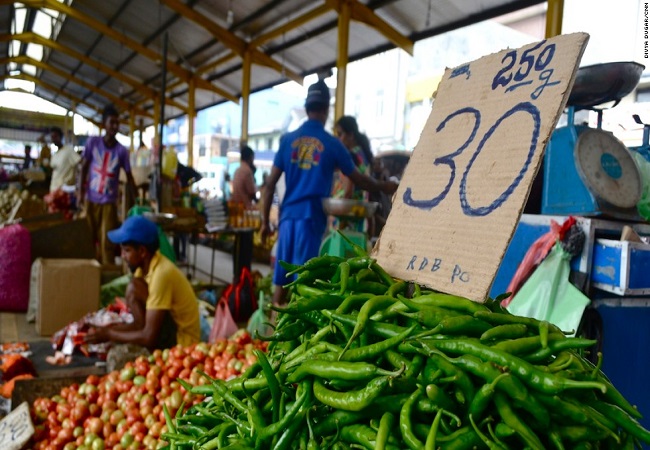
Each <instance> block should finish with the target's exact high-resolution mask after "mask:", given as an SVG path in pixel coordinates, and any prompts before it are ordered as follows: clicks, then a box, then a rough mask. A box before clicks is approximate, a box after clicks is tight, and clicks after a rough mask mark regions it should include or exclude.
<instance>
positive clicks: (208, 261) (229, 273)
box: [0, 245, 271, 343]
mask: <svg viewBox="0 0 650 450" xmlns="http://www.w3.org/2000/svg"><path fill="white" fill-rule="evenodd" d="M195 252H196V270H193V268H192V267H188V266H187V265H183V266H181V268H182V270H183V271H184V272H185V273H186V274H188V277H189V278H191V279H195V280H197V281H201V282H203V283H209V284H216V285H225V284H228V283H230V282H231V281H232V278H233V264H232V255H231V254H230V253H226V252H223V251H220V250H214V251H213V249H212V248H209V247H206V246H205V245H196V246H193V245H190V246H188V259H189V262H190V263H193V262H194V261H195V260H194V257H195V256H194V255H195ZM211 267H212V278H211V277H210V270H211ZM251 269H252V270H253V271H255V270H258V271H259V272H260V273H262V275H264V276H265V275H267V274H268V273H269V272H270V271H271V268H270V266H269V265H268V264H263V263H257V262H253V265H252V268H251ZM40 340H49V337H48V336H40V335H39V334H38V333H37V332H36V329H35V326H34V324H33V323H27V321H26V319H25V314H24V313H12V312H0V343H3V342H15V341H27V342H33V341H40Z"/></svg>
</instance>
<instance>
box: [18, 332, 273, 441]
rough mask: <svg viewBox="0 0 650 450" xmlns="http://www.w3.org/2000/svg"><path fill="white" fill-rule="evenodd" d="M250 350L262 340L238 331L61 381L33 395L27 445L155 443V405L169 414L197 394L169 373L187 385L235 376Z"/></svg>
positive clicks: (161, 422) (159, 415)
mask: <svg viewBox="0 0 650 450" xmlns="http://www.w3.org/2000/svg"><path fill="white" fill-rule="evenodd" d="M254 349H261V350H266V344H265V343H263V342H261V341H256V340H252V339H251V337H250V335H249V334H248V333H245V332H238V333H237V335H236V336H234V337H233V338H231V339H228V340H226V339H221V340H218V341H217V342H216V343H214V344H207V343H204V342H202V343H198V344H196V345H192V346H189V347H180V346H176V347H173V348H171V349H165V350H162V351H160V350H156V351H154V352H153V354H152V355H150V356H149V357H145V356H141V357H138V358H137V359H136V360H135V361H133V362H129V363H127V364H126V366H125V367H124V368H123V369H122V370H120V371H114V372H111V373H108V374H106V375H104V376H102V377H99V376H97V375H90V376H88V377H87V378H86V380H85V382H84V383H82V384H72V385H70V386H67V387H64V388H63V389H62V390H61V392H60V393H59V394H58V395H55V396H53V397H52V398H44V397H42V398H38V399H36V400H35V401H34V404H33V408H32V418H33V421H34V426H35V429H36V433H35V435H34V438H33V445H32V446H30V448H34V449H35V450H39V449H42V450H72V449H81V450H84V449H85V450H103V449H105V448H106V449H109V448H112V449H114V450H123V449H155V448H158V447H160V446H162V445H164V444H163V443H159V440H158V438H159V437H160V435H161V433H163V432H165V431H166V429H167V426H166V425H165V416H164V413H163V404H165V405H166V406H167V409H168V410H169V412H170V414H172V415H175V414H176V412H177V411H178V410H179V409H180V408H181V406H183V409H184V410H186V409H187V408H189V407H190V406H192V405H193V404H196V403H198V402H200V401H202V400H203V398H204V397H203V396H200V395H194V394H191V393H189V392H187V391H186V390H185V389H184V388H183V387H182V386H181V385H180V383H179V382H178V381H176V380H177V378H180V379H183V380H186V381H188V382H189V383H190V384H192V385H201V384H205V383H207V380H206V379H205V378H204V377H202V376H201V375H200V374H199V372H200V371H203V372H205V373H206V374H207V375H209V376H210V377H213V378H219V379H228V378H231V377H234V376H236V375H239V374H240V373H241V372H242V371H243V370H245V369H246V368H247V367H249V366H250V365H251V364H252V363H253V362H255V360H256V358H255V355H254V354H253V350H254Z"/></svg>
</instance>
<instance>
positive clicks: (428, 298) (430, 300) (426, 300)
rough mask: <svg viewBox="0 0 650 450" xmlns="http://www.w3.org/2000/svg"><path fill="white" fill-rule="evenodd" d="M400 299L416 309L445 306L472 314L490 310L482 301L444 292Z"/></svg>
mask: <svg viewBox="0 0 650 450" xmlns="http://www.w3.org/2000/svg"><path fill="white" fill-rule="evenodd" d="M399 299H400V300H401V301H402V302H404V303H405V304H406V305H407V306H408V307H409V308H411V309H412V310H415V311H418V310H421V309H422V308H429V307H436V308H444V309H449V310H452V311H456V312H459V313H463V314H470V315H472V314H474V313H475V312H477V311H489V310H488V308H487V307H486V306H484V305H482V304H480V303H477V302H473V301H472V300H469V299H467V298H464V297H458V296H456V295H450V294H443V293H433V294H426V295H421V296H420V297H416V298H413V299H407V298H405V297H402V296H400V297H399Z"/></svg>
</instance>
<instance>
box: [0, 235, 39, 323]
mask: <svg viewBox="0 0 650 450" xmlns="http://www.w3.org/2000/svg"><path fill="white" fill-rule="evenodd" d="M31 257H32V239H31V236H30V234H29V231H28V230H27V228H25V227H23V226H22V225H17V224H16V225H9V226H7V227H4V228H0V311H18V312H24V311H27V305H28V303H29V277H30V273H31V270H32V262H31Z"/></svg>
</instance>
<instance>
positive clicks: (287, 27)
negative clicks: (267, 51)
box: [251, 4, 332, 48]
mask: <svg viewBox="0 0 650 450" xmlns="http://www.w3.org/2000/svg"><path fill="white" fill-rule="evenodd" d="M331 10H332V6H331V5H328V4H326V5H321V6H317V7H316V8H314V9H312V10H311V11H308V12H306V13H305V14H303V15H302V16H300V17H296V18H295V19H293V20H290V21H289V22H287V23H285V24H283V25H280V26H279V27H277V28H275V29H274V30H272V31H269V32H268V33H265V34H263V35H261V36H259V37H256V38H255V39H253V40H252V41H251V46H253V47H255V48H257V47H259V46H260V45H262V44H264V43H265V42H268V41H270V40H271V39H274V38H276V37H279V36H282V35H283V34H284V33H287V32H289V31H293V30H295V29H296V28H298V27H300V26H302V25H304V24H306V23H308V22H311V21H312V20H314V19H316V18H317V17H320V16H322V15H323V14H325V13H327V12H329V11H331Z"/></svg>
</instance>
